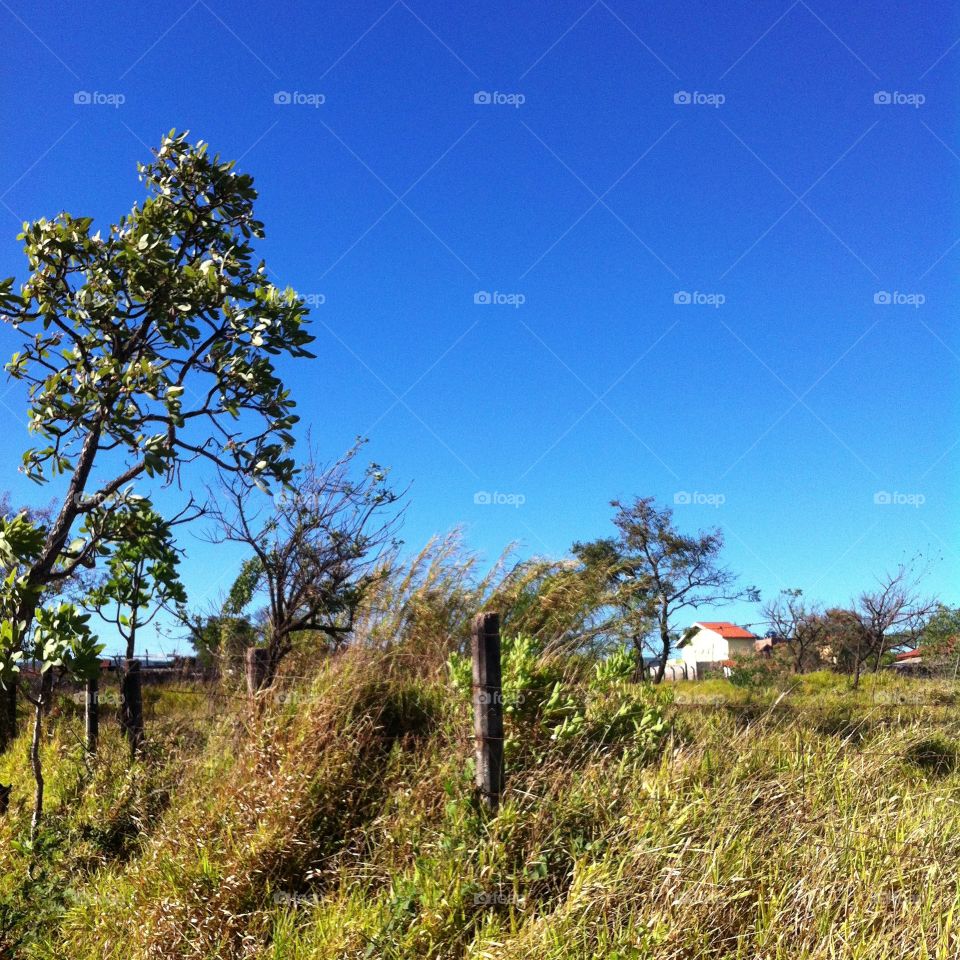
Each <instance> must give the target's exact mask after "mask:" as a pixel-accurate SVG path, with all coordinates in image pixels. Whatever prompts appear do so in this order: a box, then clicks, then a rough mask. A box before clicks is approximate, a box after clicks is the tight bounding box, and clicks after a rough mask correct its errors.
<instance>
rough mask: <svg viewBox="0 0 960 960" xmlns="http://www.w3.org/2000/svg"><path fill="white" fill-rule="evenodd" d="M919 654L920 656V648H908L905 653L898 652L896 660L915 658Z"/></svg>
mask: <svg viewBox="0 0 960 960" xmlns="http://www.w3.org/2000/svg"><path fill="white" fill-rule="evenodd" d="M919 656H920V651H919V650H907V651H905V652H904V653H898V654H897V656H896V660H897V661H900V660H913V658H914V657H919Z"/></svg>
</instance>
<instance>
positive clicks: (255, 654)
mask: <svg viewBox="0 0 960 960" xmlns="http://www.w3.org/2000/svg"><path fill="white" fill-rule="evenodd" d="M244 660H245V667H246V674H247V693H249V694H250V696H253V695H254V694H255V693H256V692H257V691H258V690H259V689H260V688H261V687H262V686H263V684H264V681H265V680H266V679H267V666H268V665H269V662H270V651H269V650H267V649H266V648H265V647H247V650H246V653H245V654H244Z"/></svg>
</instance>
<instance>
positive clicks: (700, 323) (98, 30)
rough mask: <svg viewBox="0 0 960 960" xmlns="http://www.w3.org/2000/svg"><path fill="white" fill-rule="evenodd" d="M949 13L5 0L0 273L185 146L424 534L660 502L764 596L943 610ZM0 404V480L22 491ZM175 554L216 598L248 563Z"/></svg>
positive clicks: (484, 541)
mask: <svg viewBox="0 0 960 960" xmlns="http://www.w3.org/2000/svg"><path fill="white" fill-rule="evenodd" d="M951 8H952V5H951V4H948V3H946V2H942V3H941V2H934V3H927V4H924V6H923V10H922V15H921V13H920V12H918V10H917V8H916V7H914V6H912V5H907V4H901V5H893V4H878V5H871V6H869V7H867V6H862V7H861V6H859V5H850V4H842V3H838V2H826V0H817V2H816V3H810V4H808V3H806V2H804V0H797V2H793V3H790V2H789V0H783V2H776V3H768V2H760V3H756V2H751V3H741V4H738V3H731V4H722V5H718V4H712V3H711V4H708V3H700V4H683V5H679V4H660V5H643V6H640V5H634V4H629V5H628V4H623V3H622V2H611V3H607V2H605V0H599V2H595V3H590V2H589V0H578V2H558V3H553V4H550V5H546V4H543V5H535V6H534V7H533V8H532V9H517V5H514V4H505V3H504V4H481V5H469V6H468V7H462V6H459V5H448V4H440V3H436V2H428V0H414V2H412V3H408V2H405V0H397V2H394V3H391V2H390V0H380V2H377V3H368V2H357V3H354V4H350V5H342V6H340V5H337V6H334V5H326V6H323V7H318V6H315V5H312V4H302V5H299V4H287V5H284V6H280V7H270V8H266V7H264V6H263V5H262V4H253V3H231V4H227V3H224V2H213V0H210V2H207V0H196V2H192V3H191V2H189V0H179V2H174V3H162V4H161V3H152V2H147V3H139V4H113V3H100V4H94V5H88V6H85V7H80V8H71V10H70V11H69V14H67V13H65V11H64V9H63V7H62V5H57V4H52V3H46V2H41V3H34V4H31V5H27V4H25V3H23V2H21V0H9V2H8V0H0V20H2V22H3V29H4V37H5V54H6V55H5V57H4V61H3V65H2V68H0V69H2V71H3V86H4V97H3V100H2V105H0V116H2V120H3V121H4V129H5V130H6V131H7V137H6V139H5V145H4V148H3V149H2V151H0V228H2V229H0V274H2V275H4V276H6V275H11V274H13V275H15V276H16V277H17V278H18V279H19V280H22V279H23V277H24V269H25V263H24V261H23V258H22V255H21V253H20V248H19V244H18V242H17V241H16V239H15V237H16V233H17V232H18V225H19V223H20V222H21V221H22V220H25V219H33V218H37V217H40V216H44V215H46V216H50V215H53V214H55V213H56V212H57V211H59V210H61V209H67V210H70V211H71V212H72V213H74V214H76V215H91V216H94V217H95V218H97V219H100V220H102V221H104V222H107V223H108V222H110V221H111V220H112V219H115V218H116V217H117V216H118V215H119V214H120V213H122V212H124V211H125V210H127V209H128V208H129V207H130V205H131V204H132V203H133V202H135V201H136V200H137V199H138V198H139V197H140V196H141V192H140V185H139V184H138V182H137V179H136V175H135V164H136V162H137V161H138V160H144V159H145V158H146V157H147V156H148V148H149V146H151V145H154V144H156V143H158V142H159V138H160V137H161V135H162V134H163V133H165V132H166V131H167V130H169V129H170V128H171V127H177V128H178V129H189V130H190V131H191V133H192V134H193V135H194V137H196V138H203V139H205V140H207V141H209V142H210V143H211V144H212V146H213V148H214V149H215V150H217V151H219V152H220V153H221V154H222V155H223V156H225V157H232V158H239V159H240V166H241V167H242V168H243V169H245V170H246V171H248V172H250V173H252V174H253V175H254V176H255V178H256V181H257V186H258V189H259V190H260V194H261V199H260V203H259V208H258V212H259V215H260V216H261V218H262V219H263V220H264V221H265V223H266V226H267V234H268V236H267V239H266V241H265V242H264V243H263V244H262V252H263V255H264V257H265V258H266V260H267V263H268V264H269V266H270V268H271V270H272V271H273V272H274V274H275V276H276V278H277V281H278V282H279V283H281V284H283V285H286V284H289V285H291V286H294V287H295V288H296V289H297V290H298V291H299V292H301V293H303V294H305V295H307V296H308V297H309V298H310V299H311V301H312V302H314V303H316V304H317V306H316V309H315V310H313V311H312V322H313V332H314V333H315V335H316V337H317V341H316V344H315V348H316V353H317V354H318V359H317V360H316V361H314V362H313V363H312V364H309V365H304V364H299V365H291V366H290V368H289V370H288V371H287V372H288V375H289V377H290V380H291V384H292V386H293V388H294V390H295V393H296V396H297V397H298V399H299V403H300V412H301V414H302V416H303V421H304V425H305V426H309V427H310V428H311V430H312V434H313V437H314V440H315V441H316V442H317V444H318V445H319V447H320V450H321V451H322V452H323V453H324V454H326V455H328V456H330V457H332V456H334V455H336V454H337V453H339V452H340V451H342V450H343V449H345V448H346V447H347V446H349V444H350V442H351V440H352V438H353V437H354V436H356V435H357V434H365V435H369V437H370V445H369V448H368V449H369V453H370V456H371V457H374V458H376V459H377V460H378V461H380V462H382V463H385V464H389V465H391V466H392V468H393V473H394V476H395V478H396V480H397V482H398V484H401V485H405V484H407V483H412V487H411V492H410V506H409V509H408V514H407V520H406V524H405V527H404V531H403V536H404V539H405V540H406V541H407V543H408V544H409V545H410V546H411V547H418V546H419V545H420V544H421V543H422V542H423V541H424V540H425V539H426V538H427V537H428V536H430V535H431V534H433V533H436V532H443V531H445V530H447V529H449V528H450V527H452V526H454V525H455V524H458V523H462V524H464V525H465V528H466V535H467V540H468V542H469V544H470V545H472V546H473V547H475V548H476V549H478V550H480V551H482V552H483V554H484V555H485V556H487V557H490V558H492V557H494V556H496V555H497V554H498V553H499V552H500V550H501V549H502V548H503V547H504V546H505V545H506V544H507V543H508V542H510V541H514V540H519V541H521V544H522V546H521V549H522V550H523V551H525V552H527V553H550V554H561V553H563V552H564V551H565V550H567V548H568V547H569V545H570V544H571V542H572V541H574V540H577V539H586V538H590V537H594V536H598V535H603V534H605V533H607V532H609V530H610V524H609V518H610V513H611V511H610V508H609V507H608V505H607V504H608V501H609V500H610V499H611V498H612V497H631V496H634V495H654V496H656V497H658V498H659V499H660V500H661V501H662V502H663V503H666V504H670V505H673V504H676V519H677V522H678V524H679V525H681V526H682V527H684V528H689V529H693V528H696V527H703V526H713V525H719V526H721V527H722V528H723V530H724V532H725V533H726V536H727V541H728V546H727V550H726V559H727V561H728V563H729V564H730V565H731V566H732V567H733V568H734V569H736V570H737V571H739V572H740V573H741V575H742V577H743V579H744V581H745V582H747V583H754V584H757V585H759V586H760V587H761V589H762V590H763V592H764V594H765V595H770V594H771V593H773V592H775V591H776V590H778V589H780V588H782V587H790V586H796V587H801V588H803V589H804V590H806V591H807V592H808V593H809V594H810V595H811V596H812V597H814V598H818V599H821V600H823V601H824V602H827V603H834V602H844V601H847V600H849V599H850V597H851V596H853V595H854V594H856V593H857V592H858V591H859V590H860V589H862V588H863V587H864V586H867V585H869V584H870V583H871V581H872V578H873V577H874V576H876V575H878V574H881V573H882V572H883V571H884V570H886V569H890V568H891V567H893V566H895V565H896V564H897V563H898V562H899V561H901V560H903V559H905V558H909V557H911V556H913V555H915V554H917V553H920V554H922V555H923V557H924V558H925V562H927V563H928V567H929V569H928V575H927V580H926V584H927V587H928V589H929V590H930V592H934V593H939V594H940V595H941V596H943V597H944V598H945V599H946V600H948V601H950V602H953V603H956V602H958V600H960V597H958V596H957V592H956V583H957V572H958V554H957V542H958V540H957V532H958V531H957V520H958V511H957V507H956V494H955V491H956V489H957V473H958V470H957V467H958V460H960V446H957V419H958V418H957V413H958V410H957V397H958V389H957V388H958V381H960V338H958V335H957V324H956V305H957V302H958V297H957V280H956V277H957V267H958V264H960V223H958V217H957V209H958V207H957V199H958V196H957V194H958V189H957V186H958V180H960V177H958V174H960V155H958V153H960V147H958V138H957V110H956V90H957V80H958V68H960V23H958V18H957V14H956V12H955V10H953V9H951ZM76 101H80V102H76ZM84 101H86V102H84ZM477 101H480V102H477ZM478 299H479V300H480V301H485V300H486V301H490V302H480V303H477V302H475V301H476V300H478ZM877 301H879V302H877ZM14 349H16V339H15V338H14V336H13V335H12V333H11V331H9V330H6V329H3V330H2V331H0V352H3V353H5V354H8V353H10V352H12V351H13V350H14ZM2 391H6V392H3V394H2V401H3V403H4V408H3V409H4V414H5V415H6V416H8V418H9V419H8V424H9V426H8V429H7V430H5V431H4V435H3V437H2V439H0V444H2V449H3V454H4V457H5V462H6V463H7V464H8V476H7V478H6V479H5V480H4V484H3V485H4V486H5V487H9V488H10V489H11V490H12V491H13V492H14V494H15V496H16V497H18V498H20V499H30V500H34V501H36V500H37V499H43V498H44V497H46V496H47V494H46V492H43V491H40V492H38V491H36V490H35V489H32V488H28V487H27V486H26V485H25V482H24V481H23V480H22V479H20V478H19V477H17V476H16V474H15V467H16V464H17V462H18V461H19V456H20V453H21V451H22V449H23V447H24V446H25V444H26V443H27V436H26V433H25V430H23V431H21V430H19V429H18V428H17V424H18V423H23V422H24V416H23V413H22V410H23V404H22V397H21V396H20V394H19V393H18V390H17V388H15V387H14V388H11V387H10V385H9V384H6V383H5V384H3V385H2V387H0V392H2ZM194 476H195V482H197V483H199V481H200V479H201V478H200V477H199V476H197V475H194ZM51 492H55V491H51ZM483 493H488V494H491V495H492V494H494V493H497V494H501V495H504V496H500V497H493V496H491V497H490V498H489V499H491V500H493V501H494V502H491V503H482V502H481V503H478V502H475V501H476V500H477V499H480V500H482V499H484V498H483V497H482V496H481V497H479V498H478V497H477V495H478V494H483ZM498 500H499V501H503V500H509V501H510V502H509V503H508V502H496V501H498ZM878 500H880V501H884V500H889V501H890V502H877V501H878ZM184 546H185V547H186V548H187V550H188V560H187V563H186V567H185V576H186V578H187V581H188V585H189V586H190V587H191V591H192V593H193V595H194V597H195V598H196V599H197V600H198V601H202V600H203V599H204V598H205V597H206V596H208V595H212V594H215V593H216V591H217V590H219V589H221V588H222V587H223V586H225V585H226V584H227V583H228V582H229V579H230V574H231V573H232V572H233V570H234V565H233V564H234V562H235V561H238V560H239V558H238V557H234V556H233V555H232V554H230V553H229V552H224V551H216V552H214V551H213V550H212V548H211V547H209V546H208V545H204V544H202V543H199V542H197V541H194V540H193V539H190V538H187V539H185V540H184ZM719 616H722V617H723V618H725V619H726V618H729V619H736V620H739V621H740V622H755V621H756V620H757V619H758V613H757V609H756V607H753V606H749V605H741V606H734V607H730V608H727V609H725V610H723V611H716V610H714V611H711V610H703V611H701V614H700V617H701V618H702V619H711V618H716V617H719ZM165 646H167V647H169V646H170V644H165Z"/></svg>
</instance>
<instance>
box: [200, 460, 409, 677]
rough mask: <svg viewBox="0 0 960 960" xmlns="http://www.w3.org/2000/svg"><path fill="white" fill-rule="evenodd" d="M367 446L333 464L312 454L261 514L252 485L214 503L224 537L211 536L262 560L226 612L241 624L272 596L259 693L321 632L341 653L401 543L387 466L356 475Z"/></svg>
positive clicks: (242, 579) (245, 575) (234, 488)
mask: <svg viewBox="0 0 960 960" xmlns="http://www.w3.org/2000/svg"><path fill="white" fill-rule="evenodd" d="M359 449H360V444H359V443H358V444H357V445H355V446H354V447H353V448H352V449H351V450H350V451H348V452H347V453H346V454H345V455H344V456H343V457H341V458H340V459H339V460H337V461H336V462H335V463H334V464H332V465H330V466H322V465H320V464H318V463H317V462H316V459H315V458H314V457H311V459H310V460H309V462H308V463H306V464H305V465H304V466H303V469H302V471H301V473H300V474H299V475H298V477H297V479H296V480H295V481H294V482H293V483H292V484H290V485H288V487H287V488H285V489H284V490H283V491H281V492H280V493H279V494H278V495H277V496H276V497H275V498H274V500H273V506H272V509H266V508H265V507H264V506H261V507H260V508H259V510H258V508H257V507H256V506H254V505H253V504H252V502H251V497H250V496H249V494H248V492H247V491H246V490H245V488H244V487H243V485H242V484H241V483H238V482H237V481H236V480H231V479H229V478H226V480H225V482H224V484H223V488H222V491H221V494H220V497H219V503H217V502H216V498H215V497H214V498H212V499H213V501H214V505H213V506H212V507H211V514H212V515H213V516H214V518H215V520H216V523H217V530H216V531H215V532H214V533H213V534H212V537H211V538H212V539H213V540H214V541H215V542H223V541H231V542H234V543H240V544H243V545H244V546H245V547H247V548H248V549H249V550H250V551H251V552H252V554H253V556H252V557H251V558H249V559H248V560H247V561H246V562H245V563H244V565H243V568H242V570H241V573H240V576H239V577H238V578H237V581H236V582H235V583H234V585H233V587H232V589H231V591H230V595H229V598H228V600H227V603H226V605H225V607H224V611H223V612H224V613H225V614H226V615H228V616H234V617H235V616H238V615H239V614H241V613H242V612H243V610H245V609H246V608H247V607H248V606H249V605H250V604H251V603H252V602H253V600H254V598H255V597H257V596H258V595H262V596H264V597H265V599H266V609H265V610H264V611H263V616H262V636H261V646H262V647H263V648H264V649H265V651H266V654H265V663H264V667H263V673H262V675H261V676H260V677H259V678H258V681H259V685H260V686H269V685H270V684H271V683H272V682H273V680H274V678H275V677H276V674H277V669H278V668H279V666H280V663H281V662H282V660H283V658H284V657H286V656H287V654H289V653H290V652H291V650H292V649H293V643H294V638H295V637H296V636H297V635H298V634H301V635H302V634H314V635H319V636H321V637H322V638H323V640H324V642H325V643H326V645H327V646H328V647H329V648H332V649H336V648H337V647H339V646H340V645H341V644H342V643H343V642H344V641H345V640H346V638H347V636H348V635H349V634H350V632H351V630H352V629H353V617H354V613H355V611H356V610H357V607H358V606H359V604H360V602H361V600H362V599H363V596H364V594H365V593H366V591H367V589H368V588H369V587H370V585H371V584H372V583H373V581H374V579H375V578H376V577H377V576H378V573H377V572H376V570H377V566H378V561H379V560H380V558H381V556H382V554H383V551H384V550H385V549H387V548H389V547H391V546H393V545H395V542H396V541H395V539H394V531H395V529H396V526H397V523H398V521H399V514H397V513H391V512H390V508H391V507H392V506H393V505H394V504H395V503H396V502H397V500H398V499H399V497H400V494H398V493H396V492H395V491H394V490H392V489H391V488H390V487H389V486H388V485H387V474H386V471H384V470H383V469H382V468H381V467H380V466H379V465H378V464H370V465H369V466H368V467H367V468H366V469H365V470H364V471H363V472H362V473H361V474H360V475H359V476H358V477H355V476H354V473H355V471H354V462H355V459H356V456H357V453H358V452H359Z"/></svg>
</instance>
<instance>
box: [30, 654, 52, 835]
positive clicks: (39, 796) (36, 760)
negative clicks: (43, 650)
mask: <svg viewBox="0 0 960 960" xmlns="http://www.w3.org/2000/svg"><path fill="white" fill-rule="evenodd" d="M52 691H53V677H52V675H51V674H50V671H49V670H47V671H46V672H45V673H44V674H43V676H42V678H41V680H40V697H39V699H38V700H37V702H36V705H35V706H34V709H33V740H32V741H31V743H30V766H31V767H33V781H34V783H35V785H36V786H35V789H34V794H33V819H32V820H31V821H30V839H31V840H33V839H34V838H35V837H36V835H37V830H38V829H39V827H40V819H41V818H42V817H43V766H42V764H41V763H40V735H41V732H42V729H43V715H44V711H45V707H46V701H47V700H48V699H50V697H51V696H52Z"/></svg>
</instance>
